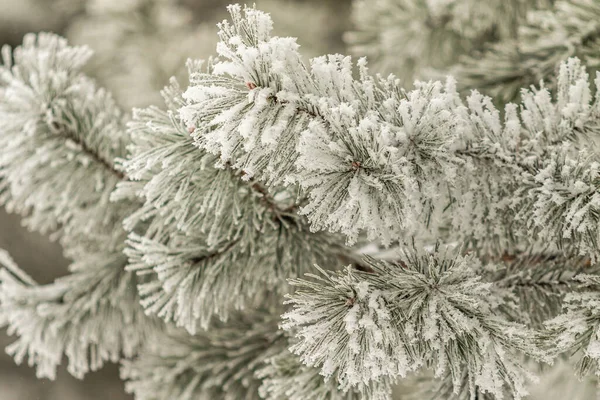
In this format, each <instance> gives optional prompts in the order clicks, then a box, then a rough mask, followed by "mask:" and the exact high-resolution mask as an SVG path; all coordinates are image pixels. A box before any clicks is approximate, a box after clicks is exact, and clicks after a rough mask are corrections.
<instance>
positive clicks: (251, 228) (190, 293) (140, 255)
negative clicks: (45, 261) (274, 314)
mask: <svg viewBox="0 0 600 400" xmlns="http://www.w3.org/2000/svg"><path fill="white" fill-rule="evenodd" d="M197 67H198V66H197V65H191V68H192V69H193V68H197ZM164 95H165V98H166V103H167V106H168V107H169V110H167V111H166V112H165V111H162V110H159V109H157V108H149V109H146V110H137V111H136V113H135V115H134V119H133V121H132V123H131V124H130V132H131V136H132V138H133V143H132V145H131V146H130V152H131V156H130V157H129V158H128V159H127V160H123V161H122V164H123V166H124V168H125V170H126V171H127V174H128V175H129V176H130V177H132V179H134V181H133V182H127V183H124V184H122V185H120V187H119V189H118V190H117V192H116V193H115V194H114V197H115V198H132V197H136V196H137V197H139V196H141V197H142V198H143V200H144V205H143V206H142V207H141V209H140V210H138V211H137V212H135V213H134V214H132V215H131V216H130V217H129V218H128V220H127V222H126V227H127V229H129V227H130V226H132V227H135V226H138V225H140V224H146V225H147V229H146V231H145V233H144V234H143V235H140V234H138V233H137V232H136V231H135V230H133V229H132V230H131V233H130V235H129V240H128V249H127V250H126V253H127V255H128V256H129V259H130V265H129V267H128V270H130V271H136V273H138V274H139V275H149V276H151V279H150V280H149V281H148V282H146V283H144V284H142V285H140V293H141V295H142V305H143V306H144V307H145V309H146V310H147V312H148V313H151V314H156V315H157V316H159V317H161V318H163V319H165V320H166V321H168V322H174V323H175V324H176V325H178V326H182V327H184V328H185V329H187V330H188V331H189V332H191V333H196V332H197V330H198V329H199V328H203V329H207V328H208V324H209V323H210V322H211V321H212V319H213V318H212V316H213V315H214V314H217V315H219V317H220V318H221V319H223V320H227V319H228V318H229V315H230V313H231V312H233V311H234V310H243V309H250V308H254V307H258V306H260V305H261V304H264V302H265V301H267V300H271V299H273V298H274V297H275V296H277V295H281V294H283V293H285V292H286V291H287V290H286V285H285V279H286V278H289V277H296V276H300V275H301V274H303V273H305V272H307V271H309V270H310V269H311V268H312V265H313V264H314V263H316V262H318V263H324V264H325V265H335V264H336V263H335V262H334V261H335V260H337V258H338V257H341V256H342V255H345V253H348V252H349V250H348V249H346V248H344V247H343V246H342V245H341V244H340V240H339V238H338V237H337V236H335V235H329V234H326V233H317V234H313V233H310V232H309V229H308V224H307V222H306V221H305V219H304V218H302V217H300V216H298V215H297V213H296V209H297V206H298V202H297V200H296V198H295V196H294V195H293V194H292V191H291V190H290V189H287V188H282V187H280V186H271V187H267V186H266V185H264V184H263V183H261V182H260V181H258V180H256V179H254V178H253V177H252V176H248V175H247V174H245V173H244V172H243V171H240V170H239V169H238V168H236V167H235V166H234V165H231V164H229V163H227V162H222V161H221V160H219V158H217V157H216V156H214V155H212V154H209V153H207V152H205V151H203V150H202V149H198V148H197V146H196V145H195V143H194V141H193V139H192V137H191V134H194V133H195V132H194V130H193V129H191V128H190V127H189V126H188V125H186V124H184V123H183V122H182V121H181V120H180V118H179V117H178V115H177V112H176V111H177V109H178V108H179V107H181V104H183V99H182V97H181V90H180V89H179V86H178V85H177V83H176V82H172V85H171V86H170V87H168V88H166V89H165V92H164ZM346 257H348V256H346ZM189 299H193V300H191V301H190V300H189Z"/></svg>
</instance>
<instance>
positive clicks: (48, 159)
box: [0, 34, 128, 254]
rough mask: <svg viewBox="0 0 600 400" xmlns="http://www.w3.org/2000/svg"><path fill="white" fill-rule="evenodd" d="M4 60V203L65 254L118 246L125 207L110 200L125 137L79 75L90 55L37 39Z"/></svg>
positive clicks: (0, 106) (117, 119) (109, 108)
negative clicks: (57, 242)
mask: <svg viewBox="0 0 600 400" xmlns="http://www.w3.org/2000/svg"><path fill="white" fill-rule="evenodd" d="M3 55H4V56H3V60H4V65H3V66H2V67H1V70H0V100H1V102H0V119H1V120H2V121H3V126H2V130H1V131H0V135H1V136H0V140H1V141H2V147H3V150H2V158H1V159H0V163H1V164H0V174H1V182H2V183H1V185H2V186H1V189H0V190H1V198H0V200H1V202H2V203H3V204H4V205H6V206H7V207H8V209H9V210H12V211H16V212H18V213H20V214H22V215H24V216H25V217H26V218H25V220H24V221H25V224H26V225H27V226H28V227H29V228H30V229H34V230H37V231H40V232H44V233H52V234H53V235H54V236H55V237H60V238H61V244H63V246H64V247H65V250H66V251H67V254H70V247H71V246H75V245H76V246H77V247H80V246H82V245H84V247H85V246H88V247H89V248H90V249H92V250H94V251H98V250H102V251H104V250H107V246H110V247H111V248H116V247H118V246H122V234H121V233H120V232H119V230H118V229H116V230H115V229H114V227H115V226H116V225H118V224H119V223H120V221H121V220H122V218H123V217H122V216H123V213H124V212H127V211H128V210H127V204H119V205H109V197H110V193H111V191H112V190H113V188H114V186H115V185H116V183H117V182H118V181H119V180H120V178H121V172H119V171H118V170H117V169H116V168H115V167H114V165H113V162H112V160H113V159H114V158H115V157H120V156H124V155H125V143H126V141H127V139H126V138H127V136H126V133H125V130H124V125H123V117H122V115H121V111H120V110H119V109H118V108H117V107H116V105H115V104H114V102H113V100H112V99H111V97H110V95H108V94H107V93H106V92H105V91H103V90H102V89H97V88H96V87H95V85H94V83H93V81H91V80H90V79H89V78H87V77H85V76H84V75H82V74H81V73H80V72H79V71H80V69H81V68H82V67H83V65H84V64H85V63H86V61H87V60H88V59H89V57H90V55H91V53H90V51H89V50H88V49H86V48H73V47H68V46H67V44H66V42H65V41H64V39H60V38H58V37H57V36H53V35H48V34H40V35H39V36H37V37H36V36H34V35H31V36H27V37H26V38H25V39H24V43H23V46H21V47H18V48H17V49H15V51H14V53H13V54H12V55H11V53H10V49H9V48H8V47H5V48H4V49H3ZM13 59H14V60H13ZM107 211H108V212H107ZM81 221H86V223H84V224H82V223H81ZM98 244H100V245H101V246H100V248H98V247H94V246H97V245H98ZM83 250H84V251H85V248H84V249H83ZM73 251H76V250H73Z"/></svg>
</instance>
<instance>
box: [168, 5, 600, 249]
mask: <svg viewBox="0 0 600 400" xmlns="http://www.w3.org/2000/svg"><path fill="white" fill-rule="evenodd" d="M230 12H231V14H232V21H233V22H232V23H231V24H230V23H229V22H227V21H225V22H223V23H222V24H221V25H220V26H221V33H220V37H221V42H220V43H219V45H218V52H219V54H220V56H221V57H222V59H221V60H220V61H219V60H217V61H215V62H214V65H213V67H212V68H211V69H210V70H209V71H207V72H196V73H195V74H192V77H191V85H190V87H189V88H188V90H187V91H186V92H185V93H184V95H183V97H184V99H186V102H187V104H186V105H185V106H183V107H181V108H180V114H181V117H182V119H183V120H184V121H185V123H186V125H188V126H191V127H192V128H193V133H192V135H193V137H194V139H195V141H196V144H197V145H198V146H199V147H200V148H201V149H204V150H206V151H208V152H210V153H212V154H214V155H216V156H218V157H219V158H220V162H221V163H229V164H232V165H234V166H235V167H236V168H241V169H242V170H243V171H244V172H245V174H246V178H247V179H250V178H254V177H256V179H258V180H259V181H261V182H263V183H264V184H265V185H267V186H272V185H281V184H284V185H294V186H295V185H297V186H300V187H301V188H302V189H303V192H302V194H301V195H302V198H303V200H304V201H303V202H302V205H303V206H302V207H301V209H300V212H301V213H302V214H306V216H307V217H308V219H309V221H310V222H311V227H312V229H313V230H329V231H331V232H342V233H344V234H345V235H346V236H347V238H348V242H349V243H354V242H356V241H357V240H358V238H359V235H360V234H362V233H363V232H364V233H366V234H367V236H368V238H369V239H371V240H373V239H380V240H382V241H383V243H384V244H390V243H394V242H398V241H399V240H402V238H404V237H406V236H407V235H415V234H417V233H418V232H422V231H423V230H429V231H432V232H438V231H439V229H444V230H445V231H448V230H450V232H452V234H453V236H454V237H455V238H456V239H458V240H461V239H472V238H477V240H479V241H481V242H482V243H486V241H487V242H500V243H509V244H510V242H511V241H513V240H514V239H515V236H516V237H518V239H519V240H524V241H525V243H529V244H531V243H535V242H537V241H542V240H543V241H549V242H551V243H552V244H553V245H554V246H556V247H557V248H563V247H573V248H575V249H576V250H577V251H579V252H580V253H581V254H582V255H589V256H591V257H592V258H594V259H595V258H596V257H597V256H598V255H599V254H600V249H599V247H598V237H599V235H600V232H599V230H598V227H599V226H600V225H599V224H598V222H599V221H598V215H599V214H598V212H597V210H598V199H599V198H600V197H599V194H598V179H597V172H596V171H597V168H596V165H597V163H595V162H594V161H593V154H594V153H595V146H596V145H595V144H593V145H592V146H590V147H591V149H587V150H586V149H585V148H584V147H583V146H581V145H580V143H581V140H582V139H583V138H584V137H586V136H593V133H594V132H597V130H598V128H597V127H598V118H599V114H598V111H597V110H598V105H599V104H600V102H599V101H598V99H597V98H592V97H591V95H590V90H589V82H588V80H587V75H586V74H585V72H582V71H581V66H580V64H579V62H578V61H577V60H575V59H572V60H569V61H567V62H565V63H564V64H563V66H562V67H561V71H562V72H561V73H560V74H559V76H558V80H559V83H558V86H557V87H558V94H557V98H556V100H554V99H553V98H552V95H551V93H550V92H549V91H548V90H547V89H545V88H543V87H542V88H540V89H532V90H531V91H528V92H524V95H523V98H524V100H523V104H522V106H521V109H520V110H519V108H518V107H516V106H514V105H508V106H507V108H506V110H505V113H504V114H505V121H504V122H503V121H501V119H500V111H499V110H498V109H496V107H495V106H494V105H493V104H492V101H491V99H489V98H487V97H484V96H481V95H480V94H478V93H476V92H475V93H473V94H472V95H471V96H470V97H469V98H468V99H467V100H466V102H464V101H463V100H462V99H461V97H460V96H459V95H458V93H457V92H456V88H455V83H454V81H453V80H452V79H449V80H448V81H447V82H446V84H442V83H439V82H428V83H419V84H417V86H416V88H415V89H414V90H412V91H405V90H403V89H402V88H401V87H400V86H399V82H398V81H397V80H396V79H394V78H393V77H389V78H381V77H379V76H375V77H374V76H371V75H370V74H369V73H368V71H367V69H366V65H365V62H364V61H363V60H361V61H359V63H358V77H357V78H355V77H354V75H353V68H352V64H351V61H350V59H349V58H346V57H343V56H339V55H336V56H324V57H318V58H315V59H313V60H312V61H311V63H310V65H305V64H304V63H303V61H302V58H301V56H300V55H299V53H298V46H297V44H296V43H295V41H294V40H292V39H289V38H279V37H271V36H270V35H269V31H270V29H271V21H270V19H269V17H268V16H267V15H266V14H263V13H261V12H259V11H257V10H255V9H250V8H246V9H244V10H243V11H242V9H241V7H239V6H231V7H230ZM519 111H520V112H519ZM540 124H543V126H541V125H540ZM577 152H579V154H577ZM509 226H510V228H508V227H509ZM513 232H515V233H516V234H515V233H513Z"/></svg>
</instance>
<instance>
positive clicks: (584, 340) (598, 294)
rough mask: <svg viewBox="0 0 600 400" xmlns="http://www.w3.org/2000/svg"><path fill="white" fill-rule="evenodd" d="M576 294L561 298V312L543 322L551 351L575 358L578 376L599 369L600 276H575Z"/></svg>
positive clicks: (596, 371)
mask: <svg viewBox="0 0 600 400" xmlns="http://www.w3.org/2000/svg"><path fill="white" fill-rule="evenodd" d="M575 280H577V281H578V282H579V287H578V290H577V291H573V292H572V293H569V294H568V295H567V296H566V297H565V299H564V305H563V308H564V313H563V314H561V315H559V316H557V317H556V318H553V319H551V320H549V321H546V326H547V328H548V337H549V340H550V343H551V344H552V345H553V349H554V351H555V352H556V353H557V354H559V353H568V355H569V356H577V357H579V360H578V362H577V365H576V371H577V374H578V375H579V376H581V377H583V376H585V375H587V374H590V373H594V374H595V375H596V376H597V375H598V371H599V368H600V340H599V339H600V336H599V333H600V331H599V327H600V290H599V285H600V277H599V276H598V275H589V274H585V273H584V274H579V275H578V276H576V277H575Z"/></svg>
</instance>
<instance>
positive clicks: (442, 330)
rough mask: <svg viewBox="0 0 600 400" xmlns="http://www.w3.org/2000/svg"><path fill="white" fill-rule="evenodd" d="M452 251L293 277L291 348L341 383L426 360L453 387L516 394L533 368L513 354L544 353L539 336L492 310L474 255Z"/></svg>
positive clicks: (493, 297)
mask: <svg viewBox="0 0 600 400" xmlns="http://www.w3.org/2000/svg"><path fill="white" fill-rule="evenodd" d="M455 253H456V251H454V250H452V251H450V250H448V251H447V252H446V253H443V252H441V251H436V252H435V253H434V254H428V253H426V252H419V251H416V250H415V251H414V252H411V253H406V254H405V255H404V256H403V257H402V261H401V263H400V264H394V265H392V264H386V263H381V262H376V261H375V260H366V261H367V262H368V265H369V266H370V267H371V269H372V271H373V273H364V272H357V271H353V270H352V269H347V270H346V272H343V273H339V274H328V273H325V272H324V271H321V272H322V274H323V277H321V276H315V277H314V278H315V279H317V280H316V281H315V282H312V281H305V280H293V281H292V284H293V285H295V286H297V290H296V292H295V293H294V294H292V295H290V300H289V301H288V303H290V304H291V305H292V306H293V308H292V310H291V311H289V312H287V313H285V314H284V315H283V319H284V323H283V325H282V327H283V328H284V329H287V330H292V331H293V332H294V331H295V330H297V332H296V333H295V336H296V337H297V338H298V340H299V341H298V343H297V344H294V345H293V346H292V347H291V348H290V349H291V351H292V352H294V353H297V354H299V355H300V357H301V360H302V361H303V363H305V364H307V365H314V366H318V367H320V368H321V373H322V374H323V375H325V376H326V377H330V376H331V375H332V374H333V373H338V374H339V381H340V384H341V385H342V387H351V386H358V387H360V386H362V385H366V384H368V383H369V382H370V381H377V380H379V379H382V377H389V378H392V379H394V378H397V377H400V376H404V375H405V374H406V373H407V372H410V371H415V370H418V369H420V368H422V367H426V368H431V369H433V371H434V374H435V376H437V377H443V376H444V375H445V374H450V375H451V376H453V377H455V378H454V380H453V386H454V391H455V393H459V391H460V390H466V391H467V392H470V394H471V396H473V395H474V393H475V391H481V392H482V393H490V394H492V395H494V396H495V398H498V399H502V398H504V393H505V392H504V391H505V389H510V390H511V392H512V396H514V397H515V398H521V397H522V396H524V395H525V394H527V391H526V386H525V380H526V378H528V377H531V375H530V374H529V373H527V372H526V371H525V370H524V369H523V368H522V367H521V366H520V363H519V362H518V359H515V354H517V353H525V354H528V355H529V356H532V357H534V358H537V359H543V358H545V353H544V351H543V350H542V349H541V348H540V344H541V338H540V336H539V335H538V334H537V333H536V332H535V331H533V330H530V329H528V328H526V327H525V326H523V325H520V324H517V323H513V322H510V321H509V320H507V319H505V318H504V317H503V316H502V314H501V312H500V311H499V310H498V307H499V306H500V305H501V304H503V303H504V300H503V298H502V297H501V296H500V295H498V294H497V293H495V292H494V291H491V290H490V285H491V284H490V283H486V282H483V281H482V280H481V278H480V277H479V276H478V275H477V273H476V271H478V270H479V269H480V268H481V267H480V266H479V265H478V261H477V259H476V258H474V257H470V256H467V257H462V256H459V255H456V254H455ZM463 372H464V373H466V380H467V385H464V384H463V382H462V381H461V379H462V378H460V377H461V376H462V374H463Z"/></svg>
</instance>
